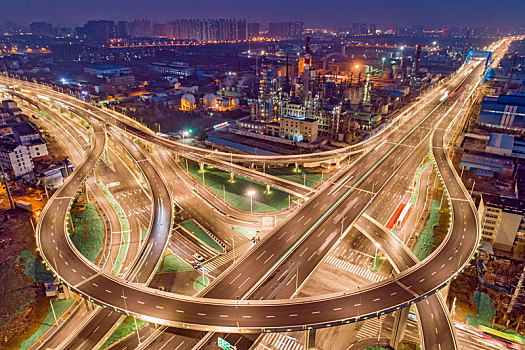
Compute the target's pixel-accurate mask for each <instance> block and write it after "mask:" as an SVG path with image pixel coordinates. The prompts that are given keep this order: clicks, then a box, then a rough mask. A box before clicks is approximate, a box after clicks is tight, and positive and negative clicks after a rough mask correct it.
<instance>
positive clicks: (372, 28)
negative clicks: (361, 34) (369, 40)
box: [368, 24, 377, 34]
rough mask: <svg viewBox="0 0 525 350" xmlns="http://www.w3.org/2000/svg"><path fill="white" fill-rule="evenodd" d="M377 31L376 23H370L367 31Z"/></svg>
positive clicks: (372, 32) (370, 32)
mask: <svg viewBox="0 0 525 350" xmlns="http://www.w3.org/2000/svg"><path fill="white" fill-rule="evenodd" d="M376 32H377V24H370V25H369V26H368V33H369V34H375V33H376Z"/></svg>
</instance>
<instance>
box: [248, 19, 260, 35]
mask: <svg viewBox="0 0 525 350" xmlns="http://www.w3.org/2000/svg"><path fill="white" fill-rule="evenodd" d="M247 26H248V38H256V37H258V36H259V34H260V33H261V24H260V23H257V22H255V23H248V25H247Z"/></svg>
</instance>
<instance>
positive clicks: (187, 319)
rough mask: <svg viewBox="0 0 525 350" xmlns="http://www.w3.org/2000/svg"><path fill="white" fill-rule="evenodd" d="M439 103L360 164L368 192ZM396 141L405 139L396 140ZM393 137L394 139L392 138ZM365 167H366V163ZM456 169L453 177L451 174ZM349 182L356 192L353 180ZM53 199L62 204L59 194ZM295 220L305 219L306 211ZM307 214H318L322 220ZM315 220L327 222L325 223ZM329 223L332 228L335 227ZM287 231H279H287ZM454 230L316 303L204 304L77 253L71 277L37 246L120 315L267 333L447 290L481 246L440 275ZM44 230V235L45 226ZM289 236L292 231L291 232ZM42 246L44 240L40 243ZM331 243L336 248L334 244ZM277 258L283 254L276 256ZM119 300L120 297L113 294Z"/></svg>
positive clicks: (470, 247) (352, 317) (464, 223)
mask: <svg viewBox="0 0 525 350" xmlns="http://www.w3.org/2000/svg"><path fill="white" fill-rule="evenodd" d="M474 75H475V73H473V74H468V75H467V77H470V79H472V78H473V76H474ZM458 79H459V78H458ZM466 79H467V78H465V80H466ZM428 102H430V101H428ZM441 106H442V104H441V103H438V105H437V107H435V108H434V109H433V110H432V111H431V113H430V114H428V115H427V116H426V117H425V118H424V119H423V120H420V121H417V122H416V123H415V125H413V124H411V123H407V124H406V125H407V127H408V128H409V132H408V133H406V131H400V132H401V139H400V140H401V141H393V142H394V143H393V144H394V146H392V145H390V144H388V143H385V144H383V145H380V146H378V148H377V149H376V152H378V153H379V155H380V157H379V159H377V158H376V157H374V156H373V155H372V153H373V152H370V153H369V154H368V155H367V159H369V160H368V162H372V164H368V165H366V166H364V167H363V166H361V167H360V168H362V169H363V170H361V175H359V169H357V170H355V171H354V173H356V177H357V179H359V181H361V182H363V183H365V184H368V185H371V186H370V187H371V188H368V189H366V190H365V191H367V190H368V191H369V192H371V193H374V190H373V186H374V181H373V180H376V181H377V180H378V179H377V178H376V179H371V178H370V174H369V173H370V172H371V170H368V169H370V168H369V167H370V166H372V168H373V169H376V168H379V165H381V166H387V165H388V166H389V167H390V166H392V165H391V164H388V162H387V160H388V157H387V156H389V154H390V153H391V152H394V151H396V152H397V151H399V150H400V149H401V148H404V147H408V149H410V147H414V146H415V144H417V143H418V142H419V141H418V140H419V139H420V138H421V137H422V136H423V135H426V134H428V132H429V131H430V130H432V129H433V128H432V127H431V125H434V124H435V121H434V118H438V116H437V114H435V113H434V112H435V110H436V109H438V108H439V107H441ZM443 108H445V107H443ZM438 114H439V113H438ZM430 116H433V117H430ZM393 134H395V133H393ZM392 137H399V136H398V135H395V136H392ZM394 140H396V139H395V138H394ZM397 140H399V139H397ZM414 142H415V144H414ZM90 156H91V154H90ZM435 158H436V159H437V160H436V163H437V164H438V168H439V165H440V164H441V166H442V167H449V164H448V163H443V164H442V159H441V158H440V159H439V160H438V156H435ZM95 161H96V159H95ZM364 163H365V164H366V162H364ZM93 165H94V164H93ZM361 165H363V164H361ZM443 170H445V171H446V170H447V169H446V168H444V169H443ZM451 171H452V172H453V170H451ZM80 174H81V173H80ZM365 175H366V176H365ZM447 175H448V174H447ZM377 176H381V175H380V173H378V174H377ZM348 177H350V175H348V173H345V174H342V176H341V178H340V179H339V180H338V181H337V186H336V187H337V188H339V189H344V188H345V187H344V186H345V185H344V184H345V183H348ZM75 178H78V176H77V174H75ZM445 179H448V181H447V180H445V183H446V184H448V183H449V182H450V187H451V189H450V190H449V192H450V193H452V195H451V198H452V201H453V203H454V204H456V202H455V201H457V202H458V203H457V205H458V206H459V207H460V209H459V210H457V211H456V210H454V211H453V212H454V217H458V218H461V219H460V220H454V225H453V227H452V229H451V231H450V232H459V231H460V230H462V229H465V232H467V227H469V234H472V232H473V230H474V231H475V230H477V222H476V220H475V219H476V218H475V212H474V213H472V206H471V205H468V204H469V203H470V202H469V199H468V194H467V195H465V193H462V192H461V191H460V189H461V188H460V185H459V184H456V183H454V178H451V177H450V176H448V177H447V176H446V177H445ZM352 183H353V182H352ZM79 185H80V184H79ZM348 185H349V186H352V187H354V186H353V185H351V183H349V184H348ZM370 190H371V191H370ZM338 191H339V190H336V188H332V189H330V190H327V192H326V193H325V196H316V197H314V199H315V198H318V200H317V201H316V200H314V199H312V201H309V203H310V204H311V205H312V206H313V205H315V204H316V203H318V202H319V201H321V202H320V203H323V202H324V201H327V198H324V197H334V196H336V197H339V196H340V194H337V192H338ZM349 192H350V190H345V191H343V197H340V199H337V200H336V201H335V202H336V203H335V204H332V206H331V207H330V208H334V205H335V206H336V207H338V206H339V205H340V204H341V202H343V200H344V199H345V197H344V196H346V195H347V194H348V193H349ZM332 193H334V194H332ZM321 197H323V198H321ZM55 199H56V200H59V201H64V199H63V198H61V197H57V198H55ZM52 202H54V201H52ZM330 202H333V200H328V201H327V203H330ZM462 204H467V205H462ZM307 207H308V205H305V207H304V208H307ZM303 210H307V212H306V213H308V214H311V211H312V210H313V211H314V212H315V211H316V210H315V209H314V208H313V207H308V209H303ZM318 210H319V209H317V211H318ZM64 212H65V211H64ZM330 213H331V214H333V210H331V211H330ZM296 215H301V211H300V212H299V213H298V214H296ZM338 215H339V213H337V214H336V215H335V216H338ZM458 215H459V216H458ZM309 216H310V217H315V216H316V215H309ZM320 219H321V221H330V220H325V219H326V213H325V214H323V217H322V218H320ZM317 221H318V222H321V221H320V220H317ZM339 221H340V218H339V220H337V223H336V225H337V226H338V227H339ZM330 224H331V225H333V222H331V223H330ZM292 225H294V226H295V227H296V229H294V231H295V232H297V233H298V232H299V231H300V230H301V228H300V227H299V229H297V226H298V225H297V224H296V223H295V222H293V220H292ZM469 225H470V226H469ZM62 227H64V226H62ZM283 227H284V226H283ZM283 227H281V228H280V229H283ZM44 231H46V232H45V233H46V234H45V235H46V236H47V234H50V233H52V228H48V227H47V226H46V227H45V230H44ZM281 232H282V231H281ZM335 232H337V231H335ZM450 232H449V235H448V236H447V241H446V242H444V244H443V245H442V246H441V247H440V249H438V250H437V251H436V252H435V253H434V254H433V256H431V257H432V258H431V259H426V260H425V261H423V262H421V263H420V264H418V265H416V266H414V267H413V268H410V269H408V270H406V271H404V272H402V273H400V274H399V275H398V276H397V277H396V278H395V279H389V280H386V281H383V282H381V283H379V284H376V285H372V286H370V287H368V288H366V289H363V290H361V291H354V292H351V293H336V294H332V295H326V296H321V297H317V298H306V299H296V300H273V301H255V300H223V299H210V298H206V299H205V298H191V297H186V296H180V295H170V294H168V293H162V292H160V291H155V290H150V289H147V288H142V287H141V286H139V285H135V284H133V283H130V282H125V281H122V280H120V279H117V278H113V277H111V276H105V275H103V274H100V273H98V272H96V271H95V270H93V269H92V267H91V266H89V265H87V264H85V262H84V261H82V259H81V258H80V257H76V256H70V258H71V259H70V260H69V263H71V264H72V265H73V266H75V267H76V268H78V269H79V270H80V271H78V270H77V271H76V272H72V270H71V269H70V268H68V267H67V266H66V265H64V264H63V263H62V264H60V263H59V264H58V265H57V264H55V265H54V264H53V263H52V262H50V260H49V257H51V256H53V255H54V254H55V253H54V252H50V250H49V247H48V246H47V245H42V244H40V245H39V247H40V248H41V250H42V253H43V254H44V257H45V258H46V260H47V261H48V263H49V265H50V266H51V267H52V268H53V269H54V270H55V271H56V272H57V273H58V275H59V276H60V278H62V279H64V280H65V281H66V282H67V283H68V284H69V285H70V286H71V287H72V288H73V289H74V290H76V291H78V292H79V293H80V294H82V295H86V296H88V297H90V298H91V299H93V300H94V301H95V302H97V303H99V304H102V305H107V306H111V307H114V308H115V309H116V310H120V311H123V312H126V313H129V314H132V315H136V316H137V317H140V318H142V319H145V320H147V321H150V322H154V323H157V324H170V325H174V326H179V327H182V328H193V329H201V330H218V331H238V332H261V331H287V330H303V329H306V328H308V327H324V326H335V325H339V324H344V323H349V322H354V321H357V320H362V319H366V318H368V317H372V316H376V315H377V314H379V313H386V312H391V311H393V310H395V309H396V308H399V307H405V306H407V305H409V304H410V303H413V302H417V301H419V300H421V299H422V298H423V297H424V296H426V295H429V294H431V293H433V292H434V291H435V290H437V289H439V288H441V287H443V286H444V285H445V284H446V283H447V281H448V280H449V279H450V277H451V273H450V272H451V271H456V272H455V273H457V272H458V271H459V270H461V268H462V267H463V266H464V264H466V262H467V261H468V259H469V258H470V255H471V254H472V253H473V252H474V250H475V248H476V246H477V242H467V241H468V240H467V239H465V244H463V243H461V244H463V247H461V244H460V246H459V247H460V248H458V249H461V250H462V252H461V253H460V258H459V259H458V261H454V262H453V265H452V268H450V266H448V267H449V268H450V270H449V269H446V271H445V270H443V268H441V271H439V270H440V268H439V267H438V266H436V265H437V263H435V261H437V262H442V260H441V259H443V254H447V253H444V252H446V251H447V248H450V245H453V244H455V246H457V244H458V243H460V242H458V241H457V240H455V237H454V235H451V234H450ZM39 233H40V235H43V234H42V227H40V225H39ZM284 233H285V234H286V233H287V232H284ZM339 234H340V233H339ZM332 236H333V234H332V232H330V233H328V237H327V238H330V237H332ZM272 237H277V235H275V234H274V235H272ZM58 238H60V237H58ZM63 238H64V237H63V234H62V238H61V241H65V243H66V244H65V245H61V246H60V248H61V249H60V250H64V251H67V250H68V247H67V239H65V240H64V239H63ZM332 238H333V237H332ZM325 240H326V239H325ZM39 242H40V243H41V241H40V240H39ZM328 242H329V243H330V240H329V241H328ZM278 244H279V243H278ZM260 246H264V245H260ZM49 253H52V254H49ZM276 253H278V252H277V251H276ZM68 255H71V254H68ZM73 255H75V254H73ZM437 258H440V259H437ZM436 259H437V260H436ZM445 260H446V259H445ZM450 264H452V263H450V262H446V263H445V265H450ZM436 270H437V271H436ZM432 272H436V273H435V274H434V275H435V276H436V277H435V278H434V279H432V280H423V281H420V280H421V278H420V276H421V275H425V274H427V273H428V274H431V273H432ZM423 282H424V283H423ZM117 295H118V296H119V297H115V296H117ZM123 295H125V298H122V297H120V296H123ZM378 295H382V296H385V297H384V298H380V302H379V301H378V300H377V296H378ZM388 296H389V297H388Z"/></svg>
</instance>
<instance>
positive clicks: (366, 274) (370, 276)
mask: <svg viewBox="0 0 525 350" xmlns="http://www.w3.org/2000/svg"><path fill="white" fill-rule="evenodd" d="M325 261H326V262H327V263H328V264H330V265H332V266H335V267H337V268H339V269H341V270H344V271H348V272H351V273H353V274H355V275H358V276H360V277H363V278H365V279H367V280H369V281H372V282H379V281H382V280H384V279H385V277H383V276H381V275H380V274H378V273H374V272H371V271H369V270H367V269H363V268H362V267H359V266H357V265H354V264H351V263H349V262H347V261H344V260H341V259H338V258H335V257H333V256H328V257H327V258H326V259H325Z"/></svg>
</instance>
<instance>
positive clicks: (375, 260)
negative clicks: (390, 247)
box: [374, 242, 381, 268]
mask: <svg viewBox="0 0 525 350" xmlns="http://www.w3.org/2000/svg"><path fill="white" fill-rule="evenodd" d="M374 245H375V246H376V254H375V255H374V268H375V265H376V264H377V253H378V251H379V249H380V248H381V244H379V243H377V242H376V243H374Z"/></svg>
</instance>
